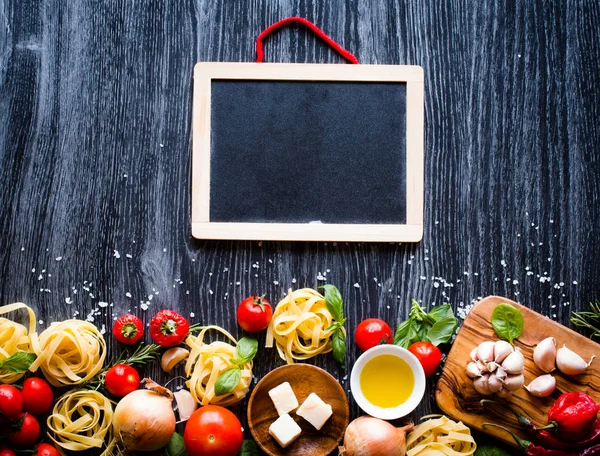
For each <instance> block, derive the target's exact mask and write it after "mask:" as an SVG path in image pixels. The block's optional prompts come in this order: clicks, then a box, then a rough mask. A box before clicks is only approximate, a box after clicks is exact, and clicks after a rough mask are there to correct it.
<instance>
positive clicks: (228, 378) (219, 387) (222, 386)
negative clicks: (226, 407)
mask: <svg viewBox="0 0 600 456" xmlns="http://www.w3.org/2000/svg"><path fill="white" fill-rule="evenodd" d="M241 378H242V371H241V370H240V369H238V368H237V367H232V368H230V369H227V370H225V371H223V372H221V375H219V378H217V382H216V383H215V396H222V395H223V394H229V393H231V392H232V391H233V389H234V388H235V387H236V386H237V384H238V383H239V382H240V379H241Z"/></svg>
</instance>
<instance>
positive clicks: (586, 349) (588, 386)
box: [436, 296, 600, 446]
mask: <svg viewBox="0 0 600 456" xmlns="http://www.w3.org/2000/svg"><path fill="white" fill-rule="evenodd" d="M500 303H507V304H511V305H513V306H515V307H516V308H517V309H519V310H520V311H521V314H522V315H523V319H524V323H525V324H524V329H523V333H522V334H521V336H520V337H519V338H518V339H515V341H514V345H515V346H516V347H519V348H520V349H521V351H522V352H523V355H524V358H525V373H524V375H525V385H528V384H529V383H530V382H531V381H532V380H533V379H534V378H536V377H537V376H539V375H542V374H543V372H542V371H541V370H540V369H538V368H537V367H536V366H535V364H534V362H533V350H534V348H535V346H536V345H537V344H538V342H540V341H541V340H543V339H545V338H546V337H550V336H552V337H554V338H555V339H556V346H557V348H560V347H562V346H563V344H566V345H567V347H568V348H570V349H571V350H573V351H574V352H575V353H578V354H579V355H581V356H582V357H583V358H584V359H585V360H586V361H589V359H590V358H591V357H592V355H596V358H595V359H594V361H593V362H592V364H591V365H590V366H589V367H588V368H587V371H586V372H585V373H584V374H581V375H578V376H572V377H569V376H566V375H564V374H562V373H560V372H559V371H558V370H555V371H554V372H552V375H554V376H555V378H556V390H555V391H554V393H552V395H551V396H549V397H547V398H538V397H535V396H533V395H531V394H530V393H529V392H528V391H527V390H526V389H525V388H521V389H519V390H518V391H516V392H514V393H513V394H512V396H511V397H509V398H508V399H507V400H506V401H507V402H508V403H510V404H511V405H512V406H513V407H514V408H515V409H516V410H518V411H519V412H521V413H523V414H525V415H527V416H529V417H530V418H531V419H532V420H533V422H534V423H536V424H538V425H541V424H546V423H547V421H548V415H547V413H548V409H549V408H550V407H551V406H552V404H553V403H554V402H555V401H556V399H557V398H558V396H560V395H561V394H562V393H567V392H572V391H581V392H584V393H587V394H589V395H590V396H591V397H592V398H593V399H594V400H595V401H596V402H600V359H598V355H600V345H599V344H597V343H595V342H593V341H591V340H590V339H588V338H586V337H584V336H582V335H581V334H578V333H576V332H575V331H573V330H571V329H569V328H567V327H565V326H562V325H560V324H558V323H556V322H555V321H552V320H550V319H549V318H547V317H544V316H543V315H540V314H538V313H537V312H534V311H533V310H531V309H528V308H527V307H525V306H522V305H521V304H517V303H516V302H514V301H511V300H510V299H506V298H502V297H499V296H489V297H487V298H485V299H483V300H481V301H480V302H479V303H477V304H476V305H475V306H474V307H473V309H472V310H471V312H469V314H468V315H467V318H466V319H465V321H464V323H463V325H462V327H461V329H460V331H459V332H458V335H457V336H456V339H455V340H454V343H453V344H452V348H451V349H450V353H449V354H448V358H447V360H446V363H445V365H444V369H443V370H442V374H441V377H440V379H439V381H438V383H437V387H436V401H437V404H438V406H439V407H440V409H442V411H443V412H444V413H446V414H447V415H449V416H451V417H452V418H454V419H456V420H460V421H462V422H463V423H464V424H466V425H467V426H469V427H471V428H473V429H477V430H478V431H481V432H484V433H486V434H489V435H492V436H494V437H497V438H498V439H500V440H502V441H503V442H505V443H508V444H510V445H513V446H514V445H515V442H514V440H513V439H512V437H511V436H510V435H509V434H508V433H507V432H504V431H502V430H501V429H498V428H494V427H489V426H488V427H486V428H484V427H483V423H485V422H491V423H497V424H501V425H504V426H506V427H509V428H510V429H511V430H513V431H514V432H515V433H516V434H517V435H520V436H521V437H523V438H525V437H526V436H525V434H524V433H523V432H522V431H521V430H519V428H518V426H517V424H516V419H515V417H514V415H513V414H512V413H510V412H508V411H506V410H505V409H502V408H499V407H498V406H493V407H490V406H489V405H486V407H485V408H483V407H482V406H481V405H480V404H479V401H480V399H482V398H484V397H486V396H482V395H481V394H479V393H478V392H477V391H475V389H474V388H473V381H472V380H471V379H470V378H469V377H468V376H467V374H466V366H467V364H468V363H469V361H470V360H471V359H470V353H471V350H473V348H475V347H476V346H477V345H479V343H481V342H483V341H485V340H498V337H497V336H496V334H495V332H494V329H493V328H492V324H491V316H492V312H493V310H494V308H495V307H496V305H498V304H500ZM487 398H488V399H496V397H495V396H493V395H492V396H487ZM499 400H500V401H502V399H499Z"/></svg>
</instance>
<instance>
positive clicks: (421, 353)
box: [408, 342, 442, 378]
mask: <svg viewBox="0 0 600 456" xmlns="http://www.w3.org/2000/svg"><path fill="white" fill-rule="evenodd" d="M408 351H409V352H411V353H412V354H413V355H415V356H416V357H417V359H418V360H419V362H420V363H421V366H423V370H424V371H425V377H427V378H429V377H431V376H432V375H433V374H435V371H436V370H437V368H438V366H439V365H440V362H441V361H442V352H441V351H440V349H439V348H437V347H436V346H435V345H433V344H432V343H431V342H415V343H414V344H412V345H411V346H410V347H408Z"/></svg>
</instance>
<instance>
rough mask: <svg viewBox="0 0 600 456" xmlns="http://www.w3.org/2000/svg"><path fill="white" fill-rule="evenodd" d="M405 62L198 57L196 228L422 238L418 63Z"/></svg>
mask: <svg viewBox="0 0 600 456" xmlns="http://www.w3.org/2000/svg"><path fill="white" fill-rule="evenodd" d="M248 68H253V71H248ZM284 68H287V69H288V70H287V71H283V73H282V72H281V70H282V69H284ZM406 68H409V69H414V68H418V67H388V66H358V65H352V66H342V65H298V64H292V65H290V64H198V65H197V67H196V74H195V99H194V160H193V161H194V163H193V176H192V233H193V234H194V236H195V237H199V238H205V237H206V238H226V239H270V240H278V239H296V240H365V241H379V240H405V241H416V240H419V239H420V236H421V235H422V186H423V181H422V162H423V158H422V157H423V151H422V136H423V123H422V110H423V104H422V86H423V84H422V70H421V71H415V73H416V74H417V76H418V75H420V77H421V80H420V83H419V81H418V80H417V81H413V80H412V79H411V78H408V77H406V71H403V72H401V73H402V74H400V75H399V74H398V69H406ZM216 69H218V71H216ZM224 69H226V70H227V71H226V72H225V73H227V74H224V71H223V70H224ZM292 69H293V70H295V71H292V72H290V70H292ZM355 69H360V70H361V71H359V72H358V73H355V71H349V70H355ZM364 69H368V70H369V71H367V72H365V71H364ZM390 69H391V70H390ZM418 69H419V70H420V68H418ZM300 70H302V71H300ZM386 71H387V73H386ZM388 73H391V74H394V75H395V77H392V76H390V74H388ZM365 75H368V76H369V77H365ZM415 86H416V91H417V92H419V89H420V94H421V96H420V98H419V93H416V94H415ZM419 139H420V141H419ZM419 208H420V211H419ZM419 212H420V219H419ZM390 236H391V237H390Z"/></svg>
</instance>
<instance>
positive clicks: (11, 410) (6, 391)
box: [0, 385, 23, 422]
mask: <svg viewBox="0 0 600 456" xmlns="http://www.w3.org/2000/svg"><path fill="white" fill-rule="evenodd" d="M22 411H23V395H22V394H21V391H19V390H18V389H17V388H15V387H14V386H12V385H0V422H2V421H5V420H3V419H2V418H7V419H8V420H11V421H12V420H16V419H17V418H19V416H21V412H22Z"/></svg>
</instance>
